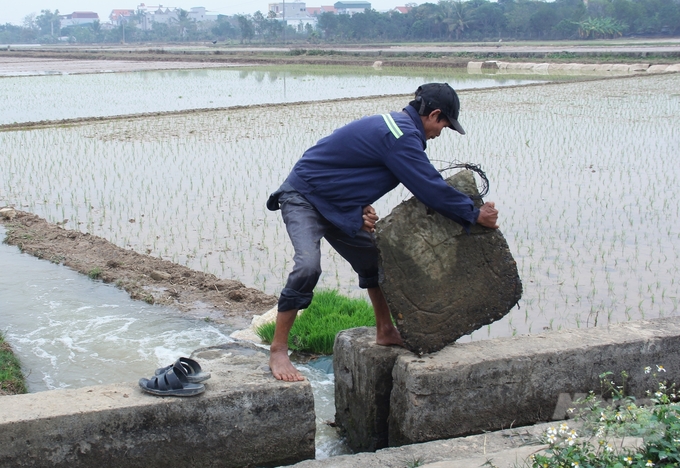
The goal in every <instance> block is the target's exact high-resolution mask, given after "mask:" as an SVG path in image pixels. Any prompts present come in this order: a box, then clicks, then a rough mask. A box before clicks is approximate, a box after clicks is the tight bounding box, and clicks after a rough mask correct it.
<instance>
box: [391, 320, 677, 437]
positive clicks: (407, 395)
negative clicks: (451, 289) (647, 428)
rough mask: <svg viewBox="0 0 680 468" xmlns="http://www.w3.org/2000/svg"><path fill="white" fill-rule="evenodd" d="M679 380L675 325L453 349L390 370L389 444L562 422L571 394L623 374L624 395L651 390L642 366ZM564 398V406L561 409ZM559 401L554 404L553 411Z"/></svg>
mask: <svg viewBox="0 0 680 468" xmlns="http://www.w3.org/2000/svg"><path fill="white" fill-rule="evenodd" d="M655 364H660V365H663V366H664V367H665V368H666V369H667V371H668V374H667V375H668V376H669V378H672V377H674V376H678V375H680V318H678V317H674V318H670V319H659V320H650V321H639V322H628V323H623V324H617V325H612V326H610V327H607V328H590V329H581V330H564V331H558V332H548V333H545V334H540V335H534V336H520V337H514V338H504V339H495V340H488V341H478V342H472V343H465V344H454V345H451V346H449V347H447V348H444V349H443V350H441V351H439V352H437V353H433V354H430V355H425V356H422V357H414V356H400V357H399V358H398V359H397V360H396V363H395V367H394V370H393V387H392V388H393V390H392V393H391V400H390V425H389V444H390V446H399V445H405V444H412V443H417V442H424V441H430V440H437V439H444V438H450V437H457V436H463V435H469V434H474V433H479V432H482V431H493V430H499V429H503V428H508V427H515V426H523V425H529V424H534V423H536V422H539V421H547V420H551V419H564V418H565V417H566V410H567V408H568V406H569V405H568V404H567V403H568V402H569V398H570V396H571V395H573V394H575V393H587V392H588V391H589V390H593V389H599V388H600V382H599V377H598V376H599V375H600V374H601V373H603V372H607V371H611V372H613V373H614V375H615V376H617V377H618V376H619V374H620V372H621V371H624V370H625V371H627V372H628V373H629V374H630V378H629V380H628V381H627V383H626V389H627V391H628V392H629V393H630V394H632V395H635V396H637V397H641V396H643V395H644V393H645V391H646V390H648V389H650V388H654V384H653V381H652V380H651V375H646V374H645V373H644V368H645V366H652V367H653V366H654V365H655ZM565 396H566V397H567V398H566V400H567V401H566V402H565ZM558 402H559V405H558Z"/></svg>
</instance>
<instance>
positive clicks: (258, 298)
mask: <svg viewBox="0 0 680 468" xmlns="http://www.w3.org/2000/svg"><path fill="white" fill-rule="evenodd" d="M0 223H2V224H3V225H4V226H5V228H6V229H7V236H6V238H5V243H7V244H9V245H15V246H17V247H19V249H20V250H21V251H22V252H24V253H27V254H30V255H33V256H35V257H37V258H41V259H44V260H49V261H51V262H53V263H58V264H63V265H65V266H67V267H69V268H72V269H74V270H76V271H78V272H80V273H83V274H85V275H88V276H90V277H91V278H93V279H97V280H101V281H104V282H105V283H113V284H115V285H116V286H117V287H119V288H121V289H123V290H125V291H127V292H128V294H129V295H130V297H131V298H133V299H138V300H143V301H145V302H147V303H149V304H161V305H167V306H172V307H176V308H178V309H179V310H180V311H182V312H184V313H186V314H188V315H191V316H192V317H197V318H205V319H209V320H213V321H215V322H217V323H223V324H226V325H228V326H231V327H233V328H245V327H247V326H248V325H249V324H250V321H251V318H252V316H253V315H254V314H262V313H263V312H265V311H267V310H269V309H270V308H271V307H272V306H273V305H274V304H276V301H277V298H276V297H275V296H271V295H269V294H265V293H264V292H262V291H260V290H257V289H254V288H249V287H246V286H245V285H244V284H243V283H241V282H240V281H237V280H230V279H220V278H218V277H216V276H215V275H212V274H206V273H202V272H200V271H196V270H192V269H190V268H187V267H185V266H182V265H177V264H175V263H172V262H169V261H167V260H162V259H159V258H155V257H151V256H148V255H143V254H139V253H137V252H134V251H131V250H126V249H123V248H121V247H118V246H116V245H114V244H112V243H111V242H109V241H107V240H106V239H103V238H101V237H98V236H94V235H91V234H88V233H82V232H80V231H73V230H68V229H63V228H62V227H61V226H57V225H55V224H50V223H48V222H47V221H45V220H44V219H42V218H40V217H38V216H36V215H33V214H30V213H26V212H22V211H17V215H16V217H14V219H12V220H6V219H0Z"/></svg>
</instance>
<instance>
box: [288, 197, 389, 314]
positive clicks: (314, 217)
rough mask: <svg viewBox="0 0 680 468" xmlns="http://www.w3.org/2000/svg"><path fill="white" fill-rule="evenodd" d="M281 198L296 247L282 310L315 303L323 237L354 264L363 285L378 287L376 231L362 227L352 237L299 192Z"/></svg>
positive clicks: (292, 240) (300, 307) (289, 230)
mask: <svg viewBox="0 0 680 468" xmlns="http://www.w3.org/2000/svg"><path fill="white" fill-rule="evenodd" d="M278 201H279V204H280V206H281V215H282V216H283V221H284V223H286V230H287V231H288V236H289V237H290V240H291V242H292V243H293V248H294V249H295V257H294V258H293V260H294V262H295V265H294V266H293V271H292V272H291V273H290V274H289V275H288V281H287V282H286V287H285V288H283V290H282V291H281V295H280V296H279V304H278V311H279V312H284V311H288V310H299V309H305V308H306V307H307V306H309V304H310V303H311V302H312V297H313V291H314V287H315V286H316V284H317V282H318V281H319V277H320V276H321V238H324V239H326V240H327V241H328V243H329V244H330V245H331V246H332V247H333V248H334V249H335V250H336V251H337V252H338V253H339V254H340V255H341V256H342V257H343V258H344V259H345V260H347V261H348V262H349V263H350V265H352V268H353V269H354V271H355V272H356V273H357V274H358V275H359V287H360V288H363V289H366V288H374V287H377V286H378V269H379V262H380V261H379V255H378V248H377V247H376V245H375V240H374V237H373V234H370V233H368V232H366V231H363V230H361V231H359V233H358V234H357V235H356V236H355V237H350V236H348V235H347V234H345V233H344V232H342V231H341V230H340V229H338V227H336V226H335V225H334V224H333V223H331V222H330V221H328V220H327V219H326V218H324V217H323V215H322V214H321V213H320V212H319V211H318V210H317V209H316V208H315V207H314V206H313V205H312V204H311V203H309V201H307V199H306V198H305V197H304V196H303V195H302V194H300V193H299V192H297V191H285V192H282V193H281V194H280V195H279V198H278Z"/></svg>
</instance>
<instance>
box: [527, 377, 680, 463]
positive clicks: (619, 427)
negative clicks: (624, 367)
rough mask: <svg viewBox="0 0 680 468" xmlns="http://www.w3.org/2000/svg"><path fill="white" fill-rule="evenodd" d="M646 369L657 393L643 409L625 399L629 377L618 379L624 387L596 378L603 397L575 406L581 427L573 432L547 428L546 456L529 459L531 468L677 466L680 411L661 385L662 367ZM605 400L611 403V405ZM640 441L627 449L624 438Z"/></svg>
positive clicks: (668, 387)
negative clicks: (640, 440) (639, 439)
mask: <svg viewBox="0 0 680 468" xmlns="http://www.w3.org/2000/svg"><path fill="white" fill-rule="evenodd" d="M655 370H656V372H653V370H652V368H651V367H646V368H645V370H644V371H645V374H650V373H651V374H652V377H653V379H654V380H655V382H654V384H655V385H654V386H655V387H656V389H655V390H651V391H648V392H647V395H648V397H649V400H648V401H649V403H650V404H647V405H643V404H642V403H641V402H639V401H637V400H636V399H635V398H634V397H632V396H628V395H626V394H625V384H626V379H627V378H628V374H627V373H626V372H622V373H621V377H622V382H621V383H620V384H617V383H616V382H614V380H612V377H613V374H612V373H611V372H605V373H603V374H601V375H600V381H601V384H602V394H601V395H595V393H594V392H591V393H590V394H589V395H588V397H586V398H585V399H582V400H578V401H577V402H576V403H577V406H578V407H579V410H570V411H572V412H573V411H576V415H577V416H576V419H577V420H580V421H582V422H583V426H582V428H581V429H580V430H579V432H580V433H579V432H577V431H576V430H575V429H572V428H570V427H569V426H568V425H567V424H566V423H564V422H563V423H561V424H560V425H559V426H557V427H551V428H549V429H548V431H547V433H546V434H545V436H544V437H543V438H544V442H545V443H547V444H548V445H549V447H548V449H547V450H546V451H545V453H537V454H534V455H532V456H531V458H530V463H531V465H530V466H531V467H532V468H539V467H540V468H542V467H546V468H557V467H578V468H591V467H592V468H595V467H597V468H619V467H620V468H623V467H629V466H631V467H676V466H679V465H680V405H678V404H677V402H678V399H679V398H678V395H677V394H676V388H675V384H674V383H672V384H669V383H668V382H667V381H666V380H661V379H660V378H659V377H660V374H662V373H665V372H666V370H665V369H664V367H663V366H659V365H657V366H656V369H655ZM603 398H611V400H610V402H607V401H605V400H603ZM631 437H637V438H642V440H643V443H642V444H641V445H640V446H638V447H631V446H626V445H624V444H623V443H622V441H623V440H624V439H626V438H631Z"/></svg>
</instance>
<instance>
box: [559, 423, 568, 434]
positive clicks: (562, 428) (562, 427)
mask: <svg viewBox="0 0 680 468" xmlns="http://www.w3.org/2000/svg"><path fill="white" fill-rule="evenodd" d="M568 430H569V426H567V424H566V423H562V424H560V434H566V432H567V431H568Z"/></svg>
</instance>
